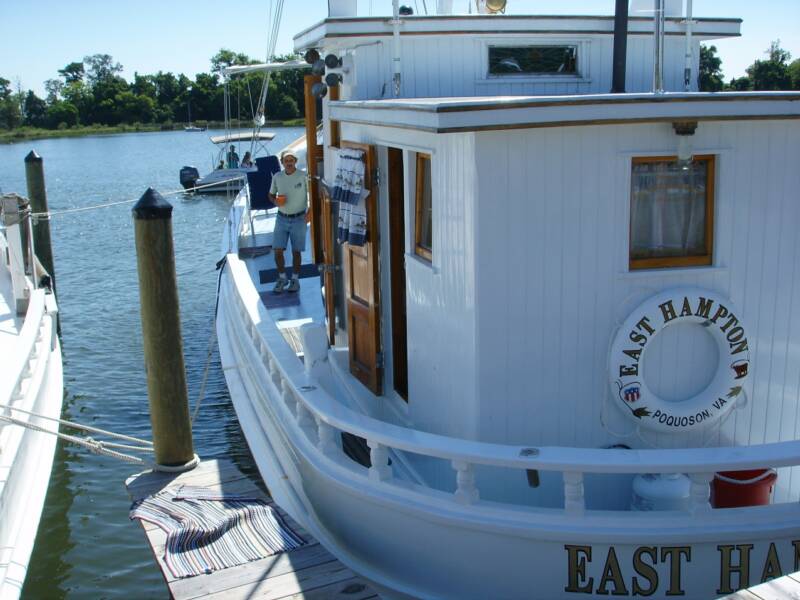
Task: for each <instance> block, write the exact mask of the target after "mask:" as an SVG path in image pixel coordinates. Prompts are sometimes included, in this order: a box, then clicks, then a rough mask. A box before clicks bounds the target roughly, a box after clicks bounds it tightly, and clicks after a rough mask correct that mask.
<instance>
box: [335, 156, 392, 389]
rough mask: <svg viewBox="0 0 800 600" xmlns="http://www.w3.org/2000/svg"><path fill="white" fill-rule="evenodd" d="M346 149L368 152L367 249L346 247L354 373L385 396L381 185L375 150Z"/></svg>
mask: <svg viewBox="0 0 800 600" xmlns="http://www.w3.org/2000/svg"><path fill="white" fill-rule="evenodd" d="M342 147H343V148H358V149H360V150H364V161H365V165H364V167H365V177H364V186H365V187H366V188H367V189H368V190H369V192H370V194H369V196H368V197H367V200H366V209H367V241H366V242H365V244H364V245H363V246H351V245H350V244H344V246H343V262H344V272H345V294H346V306H347V339H348V344H349V346H350V372H351V373H352V374H353V375H355V377H356V378H357V379H358V380H359V381H361V383H363V384H364V385H365V386H367V387H368V388H369V389H370V390H372V392H374V393H375V394H381V393H382V385H383V360H382V352H381V327H380V325H381V320H380V319H381V314H380V278H379V272H378V237H379V235H378V201H377V200H378V186H377V182H376V181H375V179H374V173H375V165H376V159H375V147H374V146H367V145H364V144H357V143H354V142H346V141H343V142H342Z"/></svg>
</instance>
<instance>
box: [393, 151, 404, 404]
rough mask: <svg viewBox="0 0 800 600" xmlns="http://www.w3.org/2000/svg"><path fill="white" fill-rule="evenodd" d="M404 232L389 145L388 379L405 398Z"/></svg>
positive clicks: (399, 166) (398, 158)
mask: <svg viewBox="0 0 800 600" xmlns="http://www.w3.org/2000/svg"><path fill="white" fill-rule="evenodd" d="M405 232H406V227H405V193H404V175H403V151H402V150H400V149H399V148H389V245H390V246H389V248H390V249H389V257H390V270H391V298H392V375H393V377H392V381H393V387H394V390H395V391H396V392H397V393H398V394H399V395H400V396H401V397H402V398H403V399H404V400H405V401H406V402H408V342H407V324H406V263H405V254H406V233H405Z"/></svg>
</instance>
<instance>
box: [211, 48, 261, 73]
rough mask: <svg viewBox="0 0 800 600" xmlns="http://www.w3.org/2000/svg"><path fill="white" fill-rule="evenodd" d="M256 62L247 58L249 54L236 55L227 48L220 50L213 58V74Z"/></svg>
mask: <svg viewBox="0 0 800 600" xmlns="http://www.w3.org/2000/svg"><path fill="white" fill-rule="evenodd" d="M256 62H258V61H257V60H253V59H252V58H250V57H249V56H247V54H243V53H241V52H239V53H236V52H234V51H233V50H228V49H227V48H220V51H219V52H217V53H216V54H215V55H214V56H212V57H211V72H212V73H219V72H221V71H222V69H224V68H225V67H230V66H231V65H252V64H254V63H256Z"/></svg>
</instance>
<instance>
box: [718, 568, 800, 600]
mask: <svg viewBox="0 0 800 600" xmlns="http://www.w3.org/2000/svg"><path fill="white" fill-rule="evenodd" d="M798 598H800V571H798V572H797V573H792V574H791V575H786V576H785V577H781V578H779V579H773V580H772V581H768V582H766V583H762V584H760V585H756V586H753V587H751V588H749V589H746V590H741V591H738V592H736V593H735V594H731V595H730V596H725V597H724V598H722V599H721V600H797V599H798Z"/></svg>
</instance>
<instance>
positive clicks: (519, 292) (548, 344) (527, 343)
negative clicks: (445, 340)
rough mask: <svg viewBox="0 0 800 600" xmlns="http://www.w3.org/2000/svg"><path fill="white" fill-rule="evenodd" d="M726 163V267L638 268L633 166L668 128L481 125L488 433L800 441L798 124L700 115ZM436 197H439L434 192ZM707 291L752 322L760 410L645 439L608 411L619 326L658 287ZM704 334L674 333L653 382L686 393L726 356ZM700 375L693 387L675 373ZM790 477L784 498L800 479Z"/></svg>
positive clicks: (570, 441)
mask: <svg viewBox="0 0 800 600" xmlns="http://www.w3.org/2000/svg"><path fill="white" fill-rule="evenodd" d="M693 141H694V149H695V152H696V153H698V154H700V153H712V154H716V155H717V156H718V159H717V181H716V183H717V193H716V217H715V225H716V232H715V244H714V262H715V264H714V266H713V267H704V268H688V269H682V270H672V271H664V270H652V271H647V272H633V273H632V272H628V268H627V257H628V231H629V220H628V206H629V172H630V160H631V157H632V156H634V155H647V154H673V153H674V152H675V149H676V144H677V141H676V137H675V135H674V134H673V133H672V129H671V127H670V125H669V124H654V125H626V126H593V127H570V128H558V129H556V128H554V129H539V130H524V131H514V132H488V133H480V134H477V141H476V155H477V161H476V163H477V164H478V165H479V169H480V171H479V178H478V179H479V190H478V196H479V197H478V200H477V209H478V214H479V217H478V221H479V225H478V227H477V229H476V231H477V241H476V248H475V253H476V256H477V257H478V265H477V271H476V303H477V307H478V308H477V333H476V340H477V343H478V348H479V350H478V357H477V360H478V365H479V367H478V368H479V372H478V385H479V390H478V406H479V408H478V414H477V427H478V437H479V438H480V439H482V440H485V441H497V442H505V443H518V444H530V445H566V446H583V447H593V446H598V447H599V446H605V445H608V444H612V443H619V442H623V443H627V444H629V445H631V446H636V447H648V446H651V445H656V446H659V447H672V446H681V445H683V446H697V445H704V444H707V445H747V444H759V443H765V442H776V441H783V440H794V439H798V437H800V409H799V408H798V405H799V404H800V375H798V373H800V317H799V316H798V315H800V235H798V231H797V224H798V223H800V203H798V201H797V198H798V190H800V171H798V169H797V168H796V164H792V163H791V161H789V160H787V157H797V156H798V155H800V124H798V122H797V121H775V122H769V121H751V122H725V123H701V125H700V127H699V128H698V131H697V134H696V135H695V136H694V140H693ZM434 202H436V197H434ZM679 286H697V287H702V288H706V289H710V290H713V291H715V292H717V293H719V294H721V295H723V296H725V297H727V298H729V299H730V300H731V302H732V303H733V305H734V306H735V307H736V308H737V309H738V311H739V313H740V315H741V318H742V320H743V322H744V323H745V324H746V326H747V333H748V338H749V340H750V344H749V345H750V357H751V365H752V371H751V375H750V378H749V380H748V384H747V386H746V391H747V393H748V397H749V404H748V405H747V407H745V408H744V409H741V410H736V411H734V412H732V413H731V415H730V418H728V419H727V420H726V421H724V422H723V423H722V424H721V426H720V427H715V428H712V429H711V430H710V431H708V432H706V433H705V434H695V435H692V436H684V437H677V436H667V435H663V434H662V435H658V436H655V435H652V434H644V435H643V436H641V437H638V436H636V435H627V436H626V435H623V436H622V437H615V436H614V435H612V434H611V433H610V430H613V431H616V432H619V433H625V432H630V431H631V426H630V423H629V421H627V420H626V419H623V418H621V415H620V414H619V413H618V412H616V409H615V408H614V407H613V406H611V405H610V403H609V405H608V411H607V412H606V415H605V419H604V420H605V422H606V424H607V425H608V427H604V426H603V420H602V419H601V415H602V411H603V405H604V401H605V400H606V399H607V398H608V394H609V392H608V390H609V383H608V375H607V356H608V348H609V344H610V342H611V339H612V336H613V335H614V332H615V329H616V326H617V324H618V323H620V322H621V321H622V319H623V318H624V317H626V316H627V315H628V314H629V313H630V312H631V311H632V310H633V309H634V308H635V306H636V305H638V303H639V302H640V301H642V300H643V299H645V298H647V297H649V296H651V295H653V294H654V293H655V292H657V291H660V290H664V289H668V288H673V287H679ZM694 333H696V332H691V331H690V332H688V333H687V332H683V333H681V334H679V335H676V336H675V337H674V338H672V339H669V340H665V341H666V343H665V344H664V345H663V346H662V349H661V350H662V351H661V355H660V356H659V357H657V358H656V364H658V365H659V369H658V371H659V372H660V373H661V377H660V378H658V377H656V378H655V381H654V386H655V387H657V388H659V389H661V390H662V391H664V392H665V393H677V394H678V395H680V393H681V392H682V391H685V390H686V389H690V388H691V387H692V386H693V385H694V386H696V385H698V384H699V383H700V381H699V378H701V376H702V374H703V373H705V372H707V370H709V369H712V370H713V369H715V368H716V363H715V362H713V360H712V359H711V358H709V357H707V356H705V355H704V354H703V349H704V348H706V347H707V346H704V345H703V341H702V339H701V338H698V337H696V336H695V335H694ZM701 335H702V333H701ZM692 369H694V371H693V373H694V380H689V381H688V382H687V381H683V382H681V381H678V380H677V378H675V377H670V376H669V375H667V374H669V373H680V372H684V371H687V370H688V371H692ZM790 477H791V474H790V473H789V472H788V471H787V472H786V474H785V477H783V480H782V482H781V484H780V486H779V489H780V490H781V492H780V493H781V494H783V495H785V494H786V493H788V489H789V486H790V485H791V488H792V490H793V492H794V494H795V495H794V497H796V494H797V493H798V492H799V491H800V477H795V479H794V480H791V481H790Z"/></svg>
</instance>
